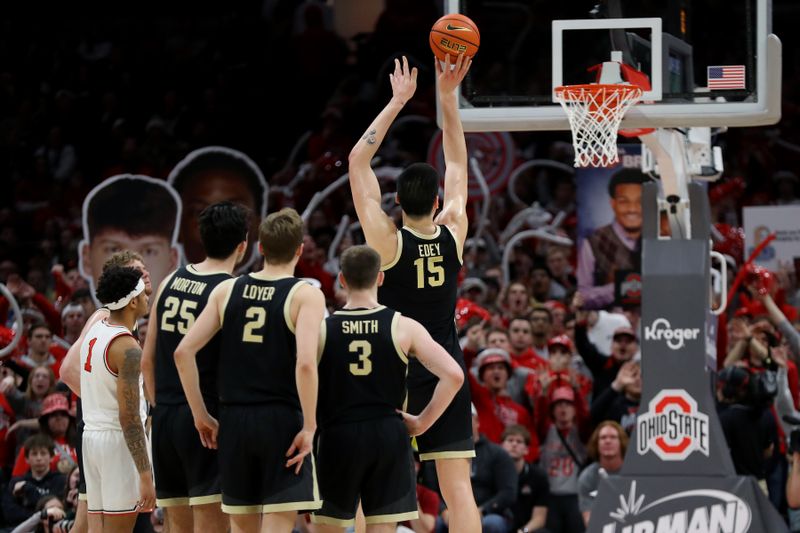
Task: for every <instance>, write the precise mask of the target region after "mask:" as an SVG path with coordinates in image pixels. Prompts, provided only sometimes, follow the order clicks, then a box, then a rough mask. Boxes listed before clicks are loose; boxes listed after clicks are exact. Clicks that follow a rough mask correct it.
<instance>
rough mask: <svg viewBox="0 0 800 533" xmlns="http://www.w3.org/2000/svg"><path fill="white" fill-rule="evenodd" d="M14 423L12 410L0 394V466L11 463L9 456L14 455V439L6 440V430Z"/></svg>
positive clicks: (14, 417)
mask: <svg viewBox="0 0 800 533" xmlns="http://www.w3.org/2000/svg"><path fill="white" fill-rule="evenodd" d="M15 421H16V416H15V415H14V410H13V409H12V408H11V405H9V403H8V400H6V397H5V395H4V394H3V393H0V466H6V465H8V464H10V463H11V456H12V455H13V454H14V439H13V438H12V439H11V440H6V439H7V437H8V428H10V427H11V425H12V424H13V423H14V422H15Z"/></svg>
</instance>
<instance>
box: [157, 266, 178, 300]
mask: <svg viewBox="0 0 800 533" xmlns="http://www.w3.org/2000/svg"><path fill="white" fill-rule="evenodd" d="M177 273H178V269H177V268H176V269H175V270H173V271H172V272H170V273H169V275H167V277H166V279H164V281H163V282H161V285H159V287H158V288H157V289H156V299H155V300H153V301H154V302H156V303H158V300H159V298H161V293H163V292H164V288H166V287H169V282H170V281H172V278H174V277H175V274H177Z"/></svg>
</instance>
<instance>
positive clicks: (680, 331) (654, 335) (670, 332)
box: [644, 318, 700, 350]
mask: <svg viewBox="0 0 800 533" xmlns="http://www.w3.org/2000/svg"><path fill="white" fill-rule="evenodd" d="M699 336H700V328H673V327H672V325H670V323H669V320H667V319H666V318H657V319H655V320H653V323H652V324H650V325H649V326H647V327H645V328H644V340H646V341H662V340H663V341H666V343H667V346H669V347H670V348H671V349H673V350H680V349H681V348H683V347H684V345H685V344H686V341H687V340H696V339H697V338H698V337H699Z"/></svg>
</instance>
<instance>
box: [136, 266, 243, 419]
mask: <svg viewBox="0 0 800 533" xmlns="http://www.w3.org/2000/svg"><path fill="white" fill-rule="evenodd" d="M226 279H231V275H230V274H228V273H227V272H209V273H201V272H198V271H197V270H196V269H195V268H194V266H192V265H188V266H186V267H181V268H179V269H178V270H176V271H175V272H174V273H173V274H172V276H170V277H169V278H168V279H167V283H166V285H164V288H163V289H162V290H161V294H160V295H159V297H158V300H157V301H156V310H157V311H158V324H151V325H150V331H151V332H153V333H154V334H155V335H156V365H155V371H156V403H157V404H165V405H176V404H184V403H186V396H185V395H184V393H183V387H181V380H180V377H179V376H178V370H177V368H176V367H175V357H174V354H175V349H176V348H177V347H178V343H180V342H181V340H182V339H183V337H184V335H186V333H187V332H188V331H189V328H190V327H192V324H194V321H195V320H196V319H197V317H198V316H200V312H201V311H202V310H203V309H204V308H205V306H206V304H207V303H208V297H209V296H210V295H211V291H212V290H214V287H216V286H217V285H219V284H220V283H222V282H223V281H225V280H226ZM219 346H220V344H219V335H215V336H214V338H213V339H211V341H210V342H209V343H208V344H207V345H205V346H204V347H203V348H202V349H201V350H200V351H199V352H197V370H198V373H199V376H200V392H202V394H203V398H204V399H205V400H206V402H213V403H216V402H217V365H218V359H219Z"/></svg>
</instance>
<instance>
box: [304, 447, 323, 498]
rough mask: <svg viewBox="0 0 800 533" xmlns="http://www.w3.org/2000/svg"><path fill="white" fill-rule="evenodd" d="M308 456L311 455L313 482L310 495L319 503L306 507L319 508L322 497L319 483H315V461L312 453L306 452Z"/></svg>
mask: <svg viewBox="0 0 800 533" xmlns="http://www.w3.org/2000/svg"><path fill="white" fill-rule="evenodd" d="M308 456H309V457H311V480H312V482H313V485H312V488H311V495H312V496H313V498H314V501H315V502H319V505H318V506H317V507H308V508H307V509H311V510H313V509H321V508H322V498H320V496H319V485H317V461H316V460H315V459H314V454H313V453H310V454H308Z"/></svg>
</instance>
